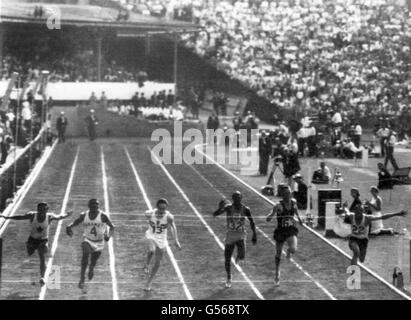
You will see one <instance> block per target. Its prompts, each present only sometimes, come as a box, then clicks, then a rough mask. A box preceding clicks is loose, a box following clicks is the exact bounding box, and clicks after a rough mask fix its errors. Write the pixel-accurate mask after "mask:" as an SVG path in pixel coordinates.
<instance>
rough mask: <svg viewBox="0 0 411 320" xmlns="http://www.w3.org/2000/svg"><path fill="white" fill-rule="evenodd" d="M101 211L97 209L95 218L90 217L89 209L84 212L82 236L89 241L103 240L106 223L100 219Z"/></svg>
mask: <svg viewBox="0 0 411 320" xmlns="http://www.w3.org/2000/svg"><path fill="white" fill-rule="evenodd" d="M102 214H103V211H101V210H99V212H98V214H97V216H96V218H95V219H93V220H91V219H90V211H89V210H87V211H86V212H85V217H84V221H83V227H84V232H83V236H84V237H85V238H87V239H88V240H91V241H103V240H104V233H105V231H106V228H107V225H106V224H105V223H104V222H103V221H102V219H101V217H102Z"/></svg>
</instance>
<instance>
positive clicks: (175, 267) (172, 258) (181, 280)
mask: <svg viewBox="0 0 411 320" xmlns="http://www.w3.org/2000/svg"><path fill="white" fill-rule="evenodd" d="M124 151H125V153H126V155H127V158H128V161H129V162H130V166H131V169H132V170H133V173H134V176H135V178H136V182H137V184H138V187H139V188H140V191H141V193H142V195H143V197H144V200H145V202H146V205H147V208H148V209H149V210H153V207H152V205H151V203H150V199H149V198H148V196H147V193H146V191H145V189H144V186H143V183H142V182H141V179H140V176H139V175H138V173H137V169H136V167H135V166H134V163H133V160H132V159H131V157H130V154H129V152H128V149H127V147H126V146H124ZM166 250H167V254H168V256H169V258H170V261H171V264H172V265H173V267H174V270H175V271H176V273H177V276H178V279H179V280H180V283H181V284H182V286H183V290H184V293H185V294H186V297H187V299H188V300H193V296H192V295H191V293H190V290H188V287H187V284H186V282H185V281H184V277H183V274H182V273H181V270H180V267H179V266H178V263H177V261H176V259H175V257H174V254H173V251H171V249H170V246H169V245H168V244H167V247H166Z"/></svg>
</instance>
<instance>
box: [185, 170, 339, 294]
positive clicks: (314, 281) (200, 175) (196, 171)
mask: <svg viewBox="0 0 411 320" xmlns="http://www.w3.org/2000/svg"><path fill="white" fill-rule="evenodd" d="M190 167H191V169H193V171H194V172H195V173H197V175H198V176H199V177H200V178H201V179H203V180H204V181H205V182H206V183H207V184H208V185H209V186H210V187H211V188H212V189H214V190H215V191H216V192H217V193H218V194H219V195H220V196H222V197H225V195H224V194H223V193H222V192H220V191H219V190H218V189H217V187H216V186H215V185H213V184H212V183H211V182H210V181H209V180H208V179H207V178H206V177H204V176H203V175H202V174H201V173H200V172H199V171H198V170H197V169H196V168H194V167H193V166H192V165H190ZM255 228H256V229H257V230H258V231H259V232H260V233H261V234H262V235H263V237H264V238H266V239H267V240H268V242H270V243H271V244H272V245H273V246H274V247H275V246H276V245H275V242H274V241H273V240H272V239H271V238H270V237H269V236H268V235H267V234H266V233H265V232H264V231H263V230H261V229H260V228H259V227H258V226H257V225H256V226H255ZM285 254H286V253H285V251H284V250H283V255H285ZM290 261H291V262H292V263H293V264H294V265H295V266H296V267H297V268H298V269H299V270H300V271H301V272H302V273H304V274H305V276H306V277H307V278H309V279H310V281H311V282H312V283H314V284H315V285H316V286H317V287H318V288H319V289H321V290H322V291H323V292H324V293H325V294H326V295H327V296H328V297H329V298H330V299H331V300H337V299H336V298H335V297H334V296H333V295H332V294H331V293H330V292H329V291H328V290H327V289H326V288H325V287H324V286H323V285H322V284H321V283H319V282H318V281H317V280H315V279H314V278H313V277H312V276H311V275H310V274H309V273H308V272H307V271H306V270H304V268H303V267H302V266H301V265H300V264H299V263H297V262H296V261H295V260H294V259H293V258H291V259H290Z"/></svg>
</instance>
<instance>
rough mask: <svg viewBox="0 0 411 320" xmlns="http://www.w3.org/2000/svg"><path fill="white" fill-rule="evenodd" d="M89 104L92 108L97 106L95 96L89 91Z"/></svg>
mask: <svg viewBox="0 0 411 320" xmlns="http://www.w3.org/2000/svg"><path fill="white" fill-rule="evenodd" d="M89 106H90V107H92V108H95V107H96V106H97V97H96V94H95V93H94V92H92V93H91V96H90V98H89Z"/></svg>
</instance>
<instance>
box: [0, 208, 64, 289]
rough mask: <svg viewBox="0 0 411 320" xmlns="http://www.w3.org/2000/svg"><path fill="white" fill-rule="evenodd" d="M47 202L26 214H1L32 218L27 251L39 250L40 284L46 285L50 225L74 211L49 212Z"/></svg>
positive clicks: (24, 218)
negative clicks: (45, 275) (62, 212)
mask: <svg viewBox="0 0 411 320" xmlns="http://www.w3.org/2000/svg"><path fill="white" fill-rule="evenodd" d="M48 210H49V207H48V205H47V203H45V202H40V203H39V204H38V205H37V211H30V212H27V213H26V214H24V215H20V216H12V217H7V216H4V215H0V217H1V218H4V219H9V220H30V223H31V231H30V236H29V239H28V240H27V242H26V249H27V253H28V255H29V257H30V256H32V255H33V253H34V252H35V251H36V250H37V252H38V255H39V258H40V285H44V284H45V281H44V274H45V272H46V255H47V252H48V235H49V226H50V223H51V222H52V221H58V220H62V219H65V218H67V217H69V216H70V215H71V214H72V212H71V211H68V212H67V213H66V214H63V215H59V216H58V215H55V214H54V213H51V212H48Z"/></svg>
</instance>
